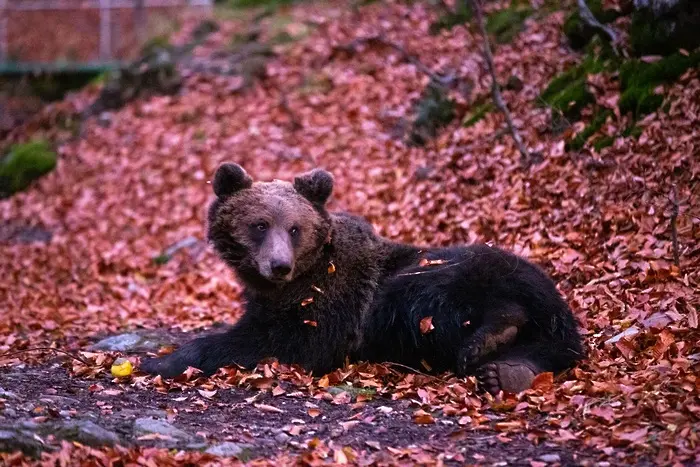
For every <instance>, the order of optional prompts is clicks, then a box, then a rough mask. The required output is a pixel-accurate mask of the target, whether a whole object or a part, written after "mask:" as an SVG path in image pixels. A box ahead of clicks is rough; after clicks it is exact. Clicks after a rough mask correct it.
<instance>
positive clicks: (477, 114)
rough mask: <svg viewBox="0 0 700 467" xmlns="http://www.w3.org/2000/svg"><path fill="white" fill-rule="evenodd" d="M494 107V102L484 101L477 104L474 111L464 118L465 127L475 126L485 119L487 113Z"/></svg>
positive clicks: (463, 124)
mask: <svg viewBox="0 0 700 467" xmlns="http://www.w3.org/2000/svg"><path fill="white" fill-rule="evenodd" d="M494 108H495V106H494V104H493V103H492V102H484V103H482V104H479V105H477V106H475V107H474V109H473V110H472V112H471V113H470V114H469V115H467V116H466V117H464V120H462V126H463V127H465V128H468V127H470V126H474V125H475V124H476V123H477V122H479V121H481V120H483V119H484V117H485V116H486V114H488V113H489V112H491V111H492V110H493V109H494Z"/></svg>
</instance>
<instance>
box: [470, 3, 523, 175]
mask: <svg viewBox="0 0 700 467" xmlns="http://www.w3.org/2000/svg"><path fill="white" fill-rule="evenodd" d="M466 2H467V6H469V2H471V3H472V5H473V7H474V14H475V15H476V21H477V23H479V30H480V32H481V37H482V38H483V41H484V58H485V59H486V66H487V68H488V70H489V74H490V75H491V95H492V96H493V102H494V103H495V104H496V107H498V110H500V111H501V112H502V113H503V115H504V116H505V119H506V123H507V124H508V129H509V130H510V134H511V135H512V136H513V140H514V141H515V144H516V145H517V146H518V151H520V164H521V165H522V166H523V167H527V166H528V165H530V163H531V162H532V157H531V156H530V152H529V151H528V149H527V147H526V146H525V144H524V143H523V139H522V138H521V137H520V133H519V132H518V129H517V128H516V127H515V124H513V117H512V116H511V114H510V111H509V110H508V106H507V105H506V103H505V101H504V100H503V96H502V95H501V88H500V86H499V85H498V78H497V77H496V67H495V66H494V64H493V54H492V53H491V43H490V41H489V36H488V32H487V31H486V23H485V22H484V14H483V11H482V5H481V1H480V0H466Z"/></svg>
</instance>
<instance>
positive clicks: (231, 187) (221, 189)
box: [213, 162, 253, 198]
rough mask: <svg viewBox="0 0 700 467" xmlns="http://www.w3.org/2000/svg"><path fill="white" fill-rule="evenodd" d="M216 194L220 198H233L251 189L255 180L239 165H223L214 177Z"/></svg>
mask: <svg viewBox="0 0 700 467" xmlns="http://www.w3.org/2000/svg"><path fill="white" fill-rule="evenodd" d="M213 185H214V193H215V194H216V196H218V197H219V198H223V197H226V196H231V195H232V194H234V193H235V192H237V191H239V190H243V189H245V188H250V187H251V185H253V179H252V178H250V175H248V174H247V173H246V171H245V170H243V167H241V166H240V165H238V164H233V163H230V162H227V163H225V164H221V165H220V166H219V168H218V169H217V170H216V175H214V183H213Z"/></svg>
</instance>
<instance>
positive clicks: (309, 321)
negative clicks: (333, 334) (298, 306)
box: [304, 319, 318, 327]
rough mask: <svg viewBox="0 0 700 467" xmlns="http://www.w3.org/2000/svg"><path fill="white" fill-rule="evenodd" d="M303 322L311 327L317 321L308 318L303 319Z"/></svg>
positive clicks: (314, 325)
mask: <svg viewBox="0 0 700 467" xmlns="http://www.w3.org/2000/svg"><path fill="white" fill-rule="evenodd" d="M304 324H308V325H309V326H313V327H316V326H318V323H317V322H316V321H312V320H310V319H305V320H304Z"/></svg>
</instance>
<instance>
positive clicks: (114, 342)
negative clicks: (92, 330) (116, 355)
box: [90, 333, 169, 352]
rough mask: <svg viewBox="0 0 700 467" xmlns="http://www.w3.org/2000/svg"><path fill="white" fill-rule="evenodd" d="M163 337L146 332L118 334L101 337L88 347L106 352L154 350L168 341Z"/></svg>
mask: <svg viewBox="0 0 700 467" xmlns="http://www.w3.org/2000/svg"><path fill="white" fill-rule="evenodd" d="M164 337H165V336H158V335H156V334H147V333H142V334H137V333H126V334H119V335H116V336H110V337H107V338H105V339H102V340H101V341H99V342H97V343H96V344H93V345H92V346H91V347H90V348H91V349H92V350H103V351H108V352H155V351H157V350H158V349H159V348H160V347H161V346H162V345H164V344H168V343H169V342H166V340H167V339H164Z"/></svg>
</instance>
